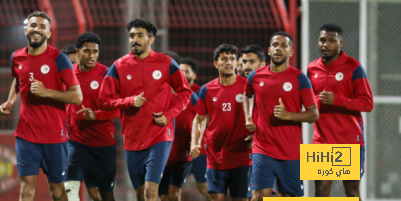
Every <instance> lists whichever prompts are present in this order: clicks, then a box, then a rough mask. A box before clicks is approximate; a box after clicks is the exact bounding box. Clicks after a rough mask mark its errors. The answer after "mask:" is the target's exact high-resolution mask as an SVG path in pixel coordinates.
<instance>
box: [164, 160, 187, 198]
mask: <svg viewBox="0 0 401 201" xmlns="http://www.w3.org/2000/svg"><path fill="white" fill-rule="evenodd" d="M191 167H192V162H191V161H184V162H178V163H176V164H174V165H173V166H171V173H170V181H169V188H168V198H169V200H171V201H180V200H181V192H182V187H183V186H184V183H185V181H186V178H187V177H188V175H189V172H190V170H191Z"/></svg>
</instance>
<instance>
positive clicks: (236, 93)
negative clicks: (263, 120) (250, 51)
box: [197, 76, 252, 169]
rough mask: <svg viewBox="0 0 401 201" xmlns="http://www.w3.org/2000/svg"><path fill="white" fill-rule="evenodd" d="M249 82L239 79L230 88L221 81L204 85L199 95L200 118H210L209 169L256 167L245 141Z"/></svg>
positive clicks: (208, 138)
mask: <svg viewBox="0 0 401 201" xmlns="http://www.w3.org/2000/svg"><path fill="white" fill-rule="evenodd" d="M245 84H246V79H245V78H243V77H240V76H237V80H236V82H235V83H234V84H232V85H230V86H223V85H221V84H220V82H219V78H217V79H214V80H212V81H210V82H209V83H207V84H206V85H204V86H203V87H202V89H201V90H200V92H199V99H198V104H197V107H198V108H197V114H199V115H202V116H206V114H208V115H209V116H210V122H209V127H208V128H207V130H206V131H205V133H204V135H206V137H207V150H206V152H207V168H212V169H233V168H238V167H241V166H249V165H252V156H251V150H250V149H248V148H247V146H246V145H247V144H246V142H245V140H244V138H245V137H246V136H247V135H248V132H247V130H246V128H245V115H244V109H243V106H242V102H243V101H244V95H243V94H244V86H245Z"/></svg>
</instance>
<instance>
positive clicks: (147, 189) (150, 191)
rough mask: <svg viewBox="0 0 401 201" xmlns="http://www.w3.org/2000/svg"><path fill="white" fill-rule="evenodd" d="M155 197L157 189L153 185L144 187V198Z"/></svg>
mask: <svg viewBox="0 0 401 201" xmlns="http://www.w3.org/2000/svg"><path fill="white" fill-rule="evenodd" d="M156 197H157V190H156V189H155V188H153V187H145V198H146V199H154V198H156Z"/></svg>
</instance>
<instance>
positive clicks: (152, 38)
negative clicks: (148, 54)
mask: <svg viewBox="0 0 401 201" xmlns="http://www.w3.org/2000/svg"><path fill="white" fill-rule="evenodd" d="M153 42H155V37H154V36H152V37H150V38H149V45H152V44H153Z"/></svg>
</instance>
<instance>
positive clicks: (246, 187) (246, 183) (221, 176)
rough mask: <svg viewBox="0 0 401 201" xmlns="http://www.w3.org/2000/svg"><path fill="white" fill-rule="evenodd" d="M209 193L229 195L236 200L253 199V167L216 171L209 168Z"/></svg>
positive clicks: (207, 172)
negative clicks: (228, 193) (228, 191)
mask: <svg viewBox="0 0 401 201" xmlns="http://www.w3.org/2000/svg"><path fill="white" fill-rule="evenodd" d="M206 174H207V191H208V192H209V193H218V194H227V189H230V195H231V197H234V198H251V197H252V189H251V185H252V183H251V176H252V166H243V167H239V168H234V169H229V170H216V169H210V168H208V169H207V171H206Z"/></svg>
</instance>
